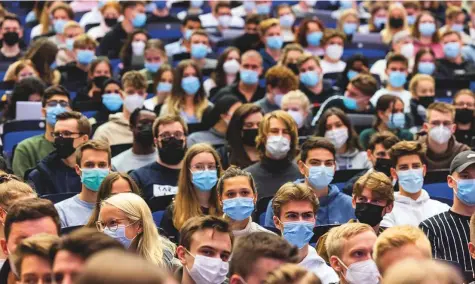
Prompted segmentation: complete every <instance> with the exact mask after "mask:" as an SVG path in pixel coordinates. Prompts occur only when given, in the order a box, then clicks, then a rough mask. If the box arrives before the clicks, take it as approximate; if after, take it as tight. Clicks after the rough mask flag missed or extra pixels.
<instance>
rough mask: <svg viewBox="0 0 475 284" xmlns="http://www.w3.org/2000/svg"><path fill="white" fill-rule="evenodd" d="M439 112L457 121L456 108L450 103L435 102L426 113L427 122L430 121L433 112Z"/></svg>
mask: <svg viewBox="0 0 475 284" xmlns="http://www.w3.org/2000/svg"><path fill="white" fill-rule="evenodd" d="M434 110H435V111H438V112H441V113H444V114H447V113H448V114H450V116H451V117H452V121H453V120H454V119H455V107H454V106H453V105H451V104H448V103H443V102H435V103H432V104H430V105H429V107H428V108H427V111H426V117H427V118H426V121H427V122H429V121H430V114H431V111H434Z"/></svg>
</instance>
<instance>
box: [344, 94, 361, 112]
mask: <svg viewBox="0 0 475 284" xmlns="http://www.w3.org/2000/svg"><path fill="white" fill-rule="evenodd" d="M343 104H344V105H345V107H346V108H347V109H349V110H355V109H357V108H358V102H357V101H356V100H355V99H353V98H349V97H344V98H343Z"/></svg>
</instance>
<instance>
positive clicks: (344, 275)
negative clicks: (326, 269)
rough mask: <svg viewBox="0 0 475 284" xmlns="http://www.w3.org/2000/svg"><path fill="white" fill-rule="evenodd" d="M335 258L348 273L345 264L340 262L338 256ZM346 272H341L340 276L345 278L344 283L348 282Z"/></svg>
mask: <svg viewBox="0 0 475 284" xmlns="http://www.w3.org/2000/svg"><path fill="white" fill-rule="evenodd" d="M335 257H336V259H337V260H338V262H339V263H340V265H342V266H343V267H344V268H345V269H346V271H348V266H346V264H345V263H344V262H343V260H341V259H340V258H339V257H338V256H335ZM346 271H345V273H343V272H341V276H342V277H343V278H345V281H346V282H348V280H347V279H346Z"/></svg>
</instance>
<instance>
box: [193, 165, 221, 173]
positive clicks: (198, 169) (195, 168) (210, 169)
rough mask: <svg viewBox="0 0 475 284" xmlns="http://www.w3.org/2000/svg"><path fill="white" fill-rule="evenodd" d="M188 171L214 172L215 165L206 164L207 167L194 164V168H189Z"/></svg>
mask: <svg viewBox="0 0 475 284" xmlns="http://www.w3.org/2000/svg"><path fill="white" fill-rule="evenodd" d="M190 169H191V171H192V172H201V171H205V170H208V171H214V170H216V164H208V165H205V164H196V165H194V166H191V167H190Z"/></svg>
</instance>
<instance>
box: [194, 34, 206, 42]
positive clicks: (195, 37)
mask: <svg viewBox="0 0 475 284" xmlns="http://www.w3.org/2000/svg"><path fill="white" fill-rule="evenodd" d="M191 40H192V41H193V40H199V41H207V40H208V37H207V36H204V35H200V34H194V35H192V36H191Z"/></svg>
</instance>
